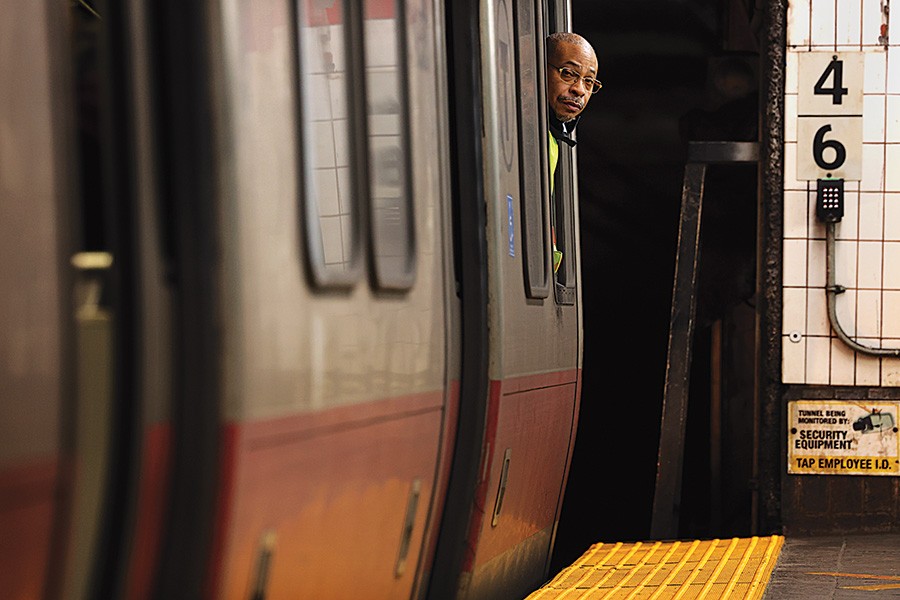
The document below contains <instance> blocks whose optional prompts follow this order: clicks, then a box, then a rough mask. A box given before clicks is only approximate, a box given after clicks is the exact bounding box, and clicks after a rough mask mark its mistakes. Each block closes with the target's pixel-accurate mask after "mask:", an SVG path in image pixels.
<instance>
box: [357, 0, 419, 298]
mask: <svg viewBox="0 0 900 600" xmlns="http://www.w3.org/2000/svg"><path fill="white" fill-rule="evenodd" d="M376 1H377V0H364V1H363V2H362V3H358V4H360V5H361V9H360V10H361V12H360V16H361V18H362V23H361V27H362V34H363V35H362V39H363V44H362V45H363V57H362V63H361V64H362V68H363V70H364V78H363V79H361V81H364V82H365V85H364V86H363V88H364V95H365V104H364V106H365V121H366V122H365V130H364V135H365V136H366V150H365V151H366V164H367V165H369V166H372V167H373V168H369V169H368V172H367V174H366V184H367V187H366V190H367V194H366V202H367V205H366V208H367V217H368V218H367V227H368V241H369V245H368V249H369V264H370V273H371V286H372V288H373V289H375V290H377V291H385V292H403V291H408V290H409V289H411V288H412V286H413V284H414V283H415V280H416V271H417V252H416V249H417V248H416V244H417V240H416V226H415V217H416V214H415V203H414V202H413V165H412V157H411V151H410V149H411V141H412V140H411V136H410V93H409V70H408V69H409V67H408V65H409V58H408V43H407V25H406V2H405V0H391V1H392V2H393V9H394V16H393V22H394V23H395V36H396V37H395V60H396V64H395V65H394V66H395V67H396V74H397V77H396V92H397V97H396V101H397V104H398V112H397V113H396V114H397V115H398V118H397V126H398V129H399V131H398V132H397V135H396V136H391V135H389V134H383V133H378V128H377V127H376V117H377V116H378V114H377V113H375V112H374V106H375V105H376V104H377V102H376V101H375V100H376V99H374V98H373V97H372V96H371V92H372V90H373V89H374V87H375V86H374V85H372V79H373V77H372V75H373V74H374V73H389V72H390V71H389V70H388V71H384V70H382V71H379V70H378V68H379V67H378V66H373V65H371V64H370V57H371V54H370V50H371V49H372V47H373V45H375V44H378V45H380V46H381V47H384V46H386V44H384V43H382V40H380V39H376V37H375V36H372V35H369V34H370V31H369V30H368V29H367V28H368V27H369V22H370V21H371V19H369V18H368V15H367V14H366V13H367V9H368V8H369V7H370V6H371V3H373V2H376ZM381 68H382V69H383V66H382V67H381ZM390 99H393V98H390ZM386 114H391V113H386ZM379 137H396V138H398V139H399V144H398V145H397V146H396V147H397V148H399V150H400V152H401V154H402V155H401V156H400V157H399V158H398V159H397V164H398V168H399V169H400V171H401V172H400V173H399V175H398V177H397V181H398V184H399V185H398V187H399V189H400V196H399V202H398V204H397V209H398V210H397V211H396V215H395V218H396V219H398V220H399V221H400V223H401V225H400V228H399V229H400V234H401V235H403V236H404V239H403V240H402V241H401V242H400V248H399V249H397V248H392V246H395V245H396V243H395V239H394V237H395V236H391V235H388V234H384V235H382V233H380V231H381V229H380V225H381V226H385V225H387V226H389V224H390V223H389V221H390V215H387V216H386V219H385V220H384V221H379V207H378V206H377V203H378V202H377V201H378V198H377V196H376V194H377V193H378V189H379V187H380V185H379V184H380V182H379V181H378V180H377V177H378V173H383V172H389V171H390V169H391V168H392V166H391V165H388V168H386V169H384V170H380V171H376V169H375V168H374V165H377V164H378V163H379V157H378V155H376V153H375V143H374V140H376V139H377V138H379ZM397 250H399V254H396V252H397ZM398 256H399V261H398V260H397V257H398Z"/></svg>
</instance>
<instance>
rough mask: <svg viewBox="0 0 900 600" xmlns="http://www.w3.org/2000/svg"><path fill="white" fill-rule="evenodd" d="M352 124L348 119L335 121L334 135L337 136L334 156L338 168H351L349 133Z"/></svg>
mask: <svg viewBox="0 0 900 600" xmlns="http://www.w3.org/2000/svg"><path fill="white" fill-rule="evenodd" d="M349 129H350V122H349V120H348V119H335V120H334V134H335V143H334V156H335V161H336V165H337V166H338V167H349V166H350V146H349V145H348V144H349V141H350V140H349V135H350V132H349Z"/></svg>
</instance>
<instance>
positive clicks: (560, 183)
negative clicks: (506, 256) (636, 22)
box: [544, 2, 578, 305]
mask: <svg viewBox="0 0 900 600" xmlns="http://www.w3.org/2000/svg"><path fill="white" fill-rule="evenodd" d="M544 17H545V19H546V21H545V23H546V24H547V27H546V28H545V31H547V32H548V35H549V33H552V32H554V31H571V25H572V24H571V22H570V20H569V19H568V18H567V12H566V10H558V7H557V3H556V2H548V3H547V6H546V12H545V13H544ZM548 110H549V108H548ZM572 137H573V138H575V139H577V136H576V134H575V132H572ZM547 173H548V176H550V177H553V174H552V173H550V167H549V165H548V166H547ZM574 173H575V160H574V149H573V148H570V147H569V146H568V145H567V144H560V145H559V161H558V163H557V165H556V182H555V186H554V187H555V194H553V195H552V197H551V201H550V220H551V225H552V226H553V227H554V228H555V231H556V246H557V249H558V250H560V251H561V252H562V256H563V258H562V264H561V265H560V269H559V270H558V271H557V272H555V273H554V274H553V279H554V286H553V289H554V294H553V295H554V297H555V299H556V303H557V304H559V305H574V304H575V302H576V299H577V289H576V281H577V277H578V273H577V271H576V265H575V259H576V254H577V247H576V240H575V226H576V224H575V202H576V182H575V177H574ZM569 250H571V252H569Z"/></svg>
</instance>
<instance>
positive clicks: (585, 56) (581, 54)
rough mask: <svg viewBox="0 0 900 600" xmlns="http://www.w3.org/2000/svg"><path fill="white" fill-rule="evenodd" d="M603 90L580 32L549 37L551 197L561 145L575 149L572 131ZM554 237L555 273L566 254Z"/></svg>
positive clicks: (592, 55)
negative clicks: (597, 93)
mask: <svg viewBox="0 0 900 600" xmlns="http://www.w3.org/2000/svg"><path fill="white" fill-rule="evenodd" d="M600 87H601V85H600V82H599V81H598V80H597V55H596V54H595V53H594V48H593V47H592V46H591V44H590V43H589V42H588V41H587V40H586V39H584V38H583V37H581V36H580V35H578V34H577V33H569V32H557V33H552V34H550V35H549V36H548V37H547V102H548V104H549V108H550V111H549V112H550V195H551V199H552V197H553V192H554V188H555V186H554V181H555V179H556V164H557V162H558V161H559V142H560V141H562V142H563V143H565V144H567V145H569V146H574V145H575V140H574V139H573V138H572V132H573V131H574V130H575V126H576V125H577V124H578V119H579V118H581V117H580V115H581V112H582V111H583V110H584V107H585V106H587V103H588V101H589V100H590V99H591V96H592V95H593V94H594V93H595V92H597V90H599V89H600ZM551 232H552V234H553V240H552V241H553V271H554V272H556V271H558V270H559V266H560V264H561V263H562V252H560V251H559V250H558V249H557V247H556V227H555V226H554V227H552V228H551Z"/></svg>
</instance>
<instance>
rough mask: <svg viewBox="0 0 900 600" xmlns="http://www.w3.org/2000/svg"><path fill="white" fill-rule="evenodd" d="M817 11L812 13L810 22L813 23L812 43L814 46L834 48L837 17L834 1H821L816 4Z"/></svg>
mask: <svg viewBox="0 0 900 600" xmlns="http://www.w3.org/2000/svg"><path fill="white" fill-rule="evenodd" d="M813 4H815V10H813V11H812V15H811V18H810V21H811V23H812V27H811V30H812V31H811V35H810V42H811V43H812V45H813V46H831V47H834V44H835V37H834V34H835V32H834V23H835V20H836V19H837V16H836V15H835V14H834V2H833V0H826V1H823V0H819V1H818V2H814V3H813Z"/></svg>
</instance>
